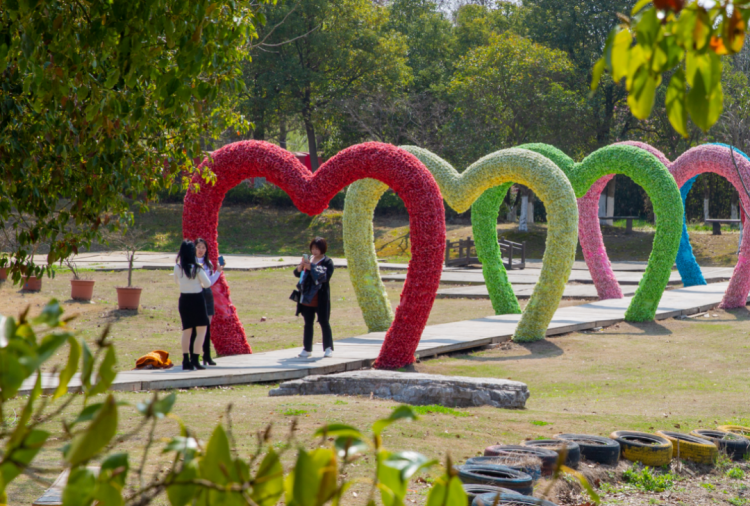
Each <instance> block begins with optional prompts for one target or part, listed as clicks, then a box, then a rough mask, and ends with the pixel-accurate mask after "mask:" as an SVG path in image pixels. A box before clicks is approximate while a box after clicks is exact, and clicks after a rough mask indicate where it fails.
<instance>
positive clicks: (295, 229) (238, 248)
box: [97, 204, 739, 266]
mask: <svg viewBox="0 0 750 506" xmlns="http://www.w3.org/2000/svg"><path fill="white" fill-rule="evenodd" d="M342 218H343V212H341V211H335V210H329V211H326V212H324V213H323V214H322V215H320V216H316V217H310V216H307V215H305V214H302V213H300V212H298V211H296V210H294V209H273V208H264V207H244V206H229V205H226V206H224V207H222V208H221V211H220V213H219V247H220V249H221V251H222V252H223V253H229V254H273V255H298V254H299V253H300V252H301V251H306V249H307V246H308V244H309V242H310V239H311V238H312V237H314V236H316V235H320V236H323V237H325V238H326V239H327V240H328V244H329V254H330V255H331V256H338V257H343V256H344V243H343V227H342ZM136 224H137V225H138V226H139V227H141V228H144V229H146V230H147V231H148V232H149V241H148V245H147V247H146V248H145V249H147V250H151V251H175V252H176V251H177V249H178V248H179V244H180V241H181V239H182V205H181V204H154V205H152V206H151V210H150V211H149V212H148V213H145V214H140V215H136ZM633 226H634V230H633V233H632V234H626V233H625V220H618V221H616V222H615V223H614V226H612V227H609V226H605V227H603V228H602V234H603V236H604V243H605V246H606V247H607V252H608V254H609V257H610V259H611V260H641V261H645V260H648V257H649V254H650V253H651V246H652V243H653V240H654V228H653V224H652V223H648V222H646V221H644V220H637V221H636V222H634V224H633ZM373 228H374V233H375V247H376V250H377V252H378V256H379V257H380V258H382V259H387V260H389V261H392V262H406V261H408V260H409V258H410V257H411V249H410V244H409V243H408V242H406V241H404V240H403V238H404V236H405V235H406V234H407V233H408V232H409V221H408V219H407V218H406V217H398V216H397V217H376V219H375V221H374V225H373ZM688 228H689V230H690V238H691V244H692V245H693V249H694V252H695V255H696V257H697V258H698V261H699V262H700V263H701V265H715V266H731V265H734V264H735V263H736V262H737V254H736V253H737V243H738V239H739V231H738V230H737V229H736V228H732V227H730V226H728V225H725V226H723V227H722V230H723V232H722V235H720V236H714V235H711V231H710V227H706V226H705V225H703V224H701V223H694V224H690V225H689V226H688ZM498 233H499V234H500V235H502V236H504V237H505V238H506V239H509V240H511V241H515V242H523V241H525V242H526V256H527V257H528V258H541V257H542V255H543V254H544V244H545V241H546V237H547V226H546V224H545V223H537V224H534V225H533V226H532V227H531V229H530V230H529V231H528V232H519V231H518V224H510V223H501V224H499V225H498ZM473 235H474V234H473V231H472V229H471V223H470V221H469V220H468V219H466V218H453V219H450V220H448V221H447V223H446V236H447V238H448V239H450V240H454V241H455V240H457V239H465V238H466V237H473ZM97 248H105V249H106V248H107V247H106V246H98V247H97ZM576 259H578V260H583V253H582V252H581V248H580V245H579V246H578V248H577V251H576Z"/></svg>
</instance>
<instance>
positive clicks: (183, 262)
mask: <svg viewBox="0 0 750 506" xmlns="http://www.w3.org/2000/svg"><path fill="white" fill-rule="evenodd" d="M174 279H175V281H176V282H177V284H178V285H180V302H179V304H178V307H179V310H180V319H181V320H182V369H183V370H185V371H192V370H194V369H205V367H203V366H202V365H201V364H200V361H199V358H200V349H201V347H202V346H203V339H204V337H205V336H206V327H208V314H207V312H206V299H205V298H204V296H203V289H204V288H208V287H210V286H211V281H210V280H209V279H208V276H207V275H206V272H205V271H204V270H203V267H201V266H200V265H199V264H198V262H197V260H196V258H195V244H193V241H182V245H181V246H180V253H179V254H178V255H177V263H176V264H175V266H174ZM193 329H195V331H196V337H195V344H194V345H193V348H192V350H191V349H190V335H191V334H192V333H193Z"/></svg>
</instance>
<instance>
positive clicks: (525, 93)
mask: <svg viewBox="0 0 750 506" xmlns="http://www.w3.org/2000/svg"><path fill="white" fill-rule="evenodd" d="M574 78H575V75H574V67H573V65H572V63H571V62H570V60H569V59H568V58H567V56H566V55H565V53H563V52H562V51H558V50H553V49H549V48H547V47H545V46H542V45H540V44H535V43H534V42H531V41H530V40H529V39H527V38H524V37H520V36H518V35H515V34H512V33H510V32H506V33H504V34H501V35H496V36H493V37H492V39H491V40H490V44H489V45H487V46H480V47H477V48H476V49H474V50H472V51H470V52H469V53H468V54H467V55H466V56H465V57H463V58H462V59H461V61H460V62H459V63H458V67H457V70H456V74H455V75H454V77H453V80H452V81H451V84H450V88H449V93H450V96H451V98H452V100H453V105H454V107H455V111H456V115H455V118H454V123H453V124H452V125H451V131H452V133H453V135H452V138H453V140H454V142H455V144H454V147H453V148H452V149H453V151H454V153H455V154H454V155H453V156H454V158H457V159H458V158H462V163H466V162H470V161H473V160H475V159H476V158H478V157H480V156H483V155H485V154H487V153H490V152H493V151H496V150H498V149H501V148H503V147H511V146H515V145H518V144H523V143H525V142H548V143H550V144H554V145H557V146H567V147H568V149H571V150H575V149H576V145H577V143H578V146H579V147H580V143H579V140H580V139H581V138H583V139H585V138H586V137H587V135H586V131H585V129H586V122H585V121H583V120H582V118H584V117H585V114H586V111H585V107H584V102H583V96H582V95H581V94H580V93H578V92H577V91H576V90H575V89H573V88H572V87H571V85H570V83H571V82H573V81H574ZM574 118H575V119H574ZM573 122H575V123H574V124H573Z"/></svg>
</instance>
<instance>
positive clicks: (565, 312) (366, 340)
mask: <svg viewBox="0 0 750 506" xmlns="http://www.w3.org/2000/svg"><path fill="white" fill-rule="evenodd" d="M727 286H728V283H713V284H710V285H703V286H694V287H690V288H679V289H675V290H668V291H666V292H665V293H664V296H663V297H662V300H661V303H660V304H659V308H658V310H657V315H656V319H657V320H660V319H665V318H670V317H674V316H678V315H689V314H694V313H697V312H701V311H706V310H708V309H712V308H714V307H716V306H718V304H719V303H720V302H721V299H722V297H723V295H724V291H725V290H726V288H727ZM630 300H631V297H625V298H623V299H609V300H603V301H598V302H592V303H589V304H582V305H579V306H570V307H564V308H560V309H558V310H557V311H556V313H555V317H554V318H553V320H552V322H551V324H550V326H549V328H548V330H547V335H548V336H552V335H556V334H564V333H567V332H573V331H579V330H585V329H590V328H595V327H603V326H608V325H613V324H615V323H617V322H620V321H622V320H623V319H624V315H625V310H626V309H627V307H628V305H629V304H630ZM520 317H521V315H501V316H488V317H485V318H479V319H476V320H466V321H460V322H453V323H445V324H441V325H430V326H428V327H426V328H425V330H424V333H423V334H422V339H421V341H420V343H419V348H418V350H417V354H418V355H419V357H421V358H425V357H431V356H434V355H438V354H441V353H448V352H455V351H459V350H465V349H470V348H476V347H479V346H485V345H488V344H492V343H499V342H502V341H507V340H509V339H510V338H511V337H512V335H513V332H514V331H515V329H516V325H517V324H518V321H519V319H520ZM384 336H385V333H384V332H373V333H370V334H365V335H361V336H356V337H350V338H346V339H340V340H337V341H336V342H335V348H336V351H335V352H334V357H332V358H323V357H322V351H320V350H319V345H317V346H316V347H315V354H314V356H313V358H310V359H301V358H297V356H296V355H297V353H299V350H300V348H294V349H286V350H277V351H271V352H264V353H256V354H252V355H236V356H232V357H222V358H219V359H217V360H216V362H217V363H218V366H216V367H211V368H209V369H207V370H205V371H185V372H183V371H182V369H181V367H180V366H177V367H174V368H172V369H169V370H165V371H160V370H152V371H124V372H121V373H119V374H118V375H117V378H116V379H115V381H114V384H113V385H112V388H113V389H114V390H158V389H173V388H191V387H197V386H201V387H209V386H219V385H235V384H243V383H261V382H279V381H284V380H288V379H295V378H301V377H303V376H307V375H312V374H330V373H336V372H343V371H351V370H357V369H362V368H367V367H370V366H371V365H372V363H373V362H374V360H375V359H376V357H377V355H378V352H379V351H380V346H381V344H382V342H383V338H384ZM592 339H595V337H592ZM77 382H78V379H77V378H74V380H73V381H72V382H71V388H76V387H77V386H78V383H77ZM32 386H33V381H30V382H27V384H26V385H24V388H23V389H22V391H21V393H28V392H29V391H30V389H31V387H32ZM43 387H44V389H45V390H46V391H51V390H52V389H54V388H55V387H56V384H55V379H54V378H53V377H51V376H50V375H48V374H47V375H45V376H44V377H43Z"/></svg>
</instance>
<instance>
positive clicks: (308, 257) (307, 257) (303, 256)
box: [302, 253, 310, 262]
mask: <svg viewBox="0 0 750 506" xmlns="http://www.w3.org/2000/svg"><path fill="white" fill-rule="evenodd" d="M302 258H304V259H305V262H306V261H308V260H310V255H308V254H307V253H303V254H302Z"/></svg>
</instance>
